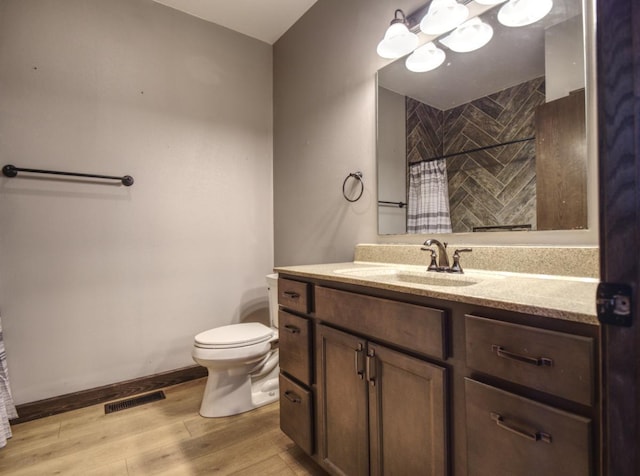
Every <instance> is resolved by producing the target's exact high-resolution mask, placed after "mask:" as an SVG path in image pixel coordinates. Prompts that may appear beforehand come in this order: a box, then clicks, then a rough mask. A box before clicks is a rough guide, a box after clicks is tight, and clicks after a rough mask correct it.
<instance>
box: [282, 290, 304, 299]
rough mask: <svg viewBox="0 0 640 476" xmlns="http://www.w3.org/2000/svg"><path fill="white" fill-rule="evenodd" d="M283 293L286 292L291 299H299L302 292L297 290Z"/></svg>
mask: <svg viewBox="0 0 640 476" xmlns="http://www.w3.org/2000/svg"><path fill="white" fill-rule="evenodd" d="M282 294H284V295H285V296H286V297H288V298H289V299H298V298H300V294H298V293H297V292H295V291H284V292H283V293H282Z"/></svg>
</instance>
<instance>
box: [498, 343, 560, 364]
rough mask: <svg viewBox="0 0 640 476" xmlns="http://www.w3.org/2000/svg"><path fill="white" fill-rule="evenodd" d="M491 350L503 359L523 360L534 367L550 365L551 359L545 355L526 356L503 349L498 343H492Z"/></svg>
mask: <svg viewBox="0 0 640 476" xmlns="http://www.w3.org/2000/svg"><path fill="white" fill-rule="evenodd" d="M491 350H492V351H493V352H495V353H496V355H497V356H498V357H502V358H503V359H510V360H517V361H518V362H524V363H525V364H530V365H535V366H536V367H551V366H552V365H553V360H552V359H548V358H546V357H538V358H536V357H528V356H526V355H521V354H516V353H514V352H509V351H508V350H505V348H504V347H502V346H499V345H495V344H494V345H492V346H491Z"/></svg>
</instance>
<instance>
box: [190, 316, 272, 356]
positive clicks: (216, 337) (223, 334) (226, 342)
mask: <svg viewBox="0 0 640 476" xmlns="http://www.w3.org/2000/svg"><path fill="white" fill-rule="evenodd" d="M273 333H274V331H273V329H271V328H270V327H267V326H265V325H264V324H260V323H259V322H246V323H243V324H231V325H229V326H222V327H216V328H215V329H209V330H208V331H204V332H201V333H200V334H198V335H197V336H196V338H195V339H196V345H197V346H199V347H207V348H218V349H220V348H228V347H243V346H247V345H253V344H259V343H260V342H265V341H268V340H269V339H271V337H273Z"/></svg>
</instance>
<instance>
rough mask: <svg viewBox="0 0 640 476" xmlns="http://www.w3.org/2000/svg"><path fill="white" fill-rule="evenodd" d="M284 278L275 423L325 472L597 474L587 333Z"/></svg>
mask: <svg viewBox="0 0 640 476" xmlns="http://www.w3.org/2000/svg"><path fill="white" fill-rule="evenodd" d="M281 276H282V274H281ZM284 276H285V278H286V279H284V280H282V278H281V281H283V282H284V284H283V286H284V287H283V290H288V291H289V292H288V293H287V294H282V295H281V299H280V314H279V316H280V355H281V357H280V365H281V382H280V386H281V388H280V394H281V399H280V419H281V428H282V429H283V431H284V432H285V433H286V434H287V435H289V436H290V437H291V438H292V439H293V441H295V442H296V443H297V444H298V445H299V446H300V447H301V448H302V449H304V450H305V451H306V452H307V453H308V454H309V455H311V456H312V457H313V458H314V459H315V460H316V461H317V462H318V463H319V464H320V465H321V466H322V467H323V468H324V469H325V470H327V471H328V472H329V473H330V474H334V475H348V476H360V475H369V474H372V475H385V474H386V475H405V474H411V475H413V474H420V475H430V476H431V475H432V476H446V475H452V476H497V475H500V476H501V475H509V476H529V475H531V476H533V475H539V474H550V475H560V474H561V475H563V476H565V475H567V476H574V475H575V476H595V475H596V474H599V473H598V468H599V467H600V465H601V458H600V454H599V451H598V441H597V436H598V434H599V431H600V415H599V409H600V397H599V394H598V385H599V383H598V381H599V369H598V366H597V362H598V352H599V350H598V327H597V325H593V324H588V323H581V322H575V321H568V320H564V319H558V318H547V317H544V316H536V315H530V314H527V313H521V312H516V311H510V310H505V309H496V308H492V307H487V306H482V305H475V304H470V303H464V302H455V301H449V300H446V299H442V298H434V297H431V296H423V295H415V294H411V293H409V292H407V293H405V292H401V291H395V290H387V289H384V288H375V287H369V286H366V285H363V284H351V283H342V282H338V281H332V280H329V279H321V278H303V277H300V278H299V281H298V277H297V276H291V277H289V276H287V275H286V274H285V275H284ZM288 278H292V279H288ZM293 278H295V279H293ZM305 279H307V282H303V281H304V280H305ZM291 283H293V284H291ZM283 293H284V291H283ZM296 295H297V296H296Z"/></svg>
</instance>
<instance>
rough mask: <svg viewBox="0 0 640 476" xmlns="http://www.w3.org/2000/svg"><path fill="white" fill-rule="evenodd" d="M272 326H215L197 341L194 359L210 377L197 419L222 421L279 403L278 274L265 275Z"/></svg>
mask: <svg viewBox="0 0 640 476" xmlns="http://www.w3.org/2000/svg"><path fill="white" fill-rule="evenodd" d="M267 289H268V294H269V319H270V321H271V322H270V324H271V327H267V326H265V325H264V324H260V323H259V322H247V323H243V324H232V325H229V326H222V327H216V328H215V329H210V330H208V331H204V332H201V333H200V334H198V335H197V336H196V337H195V342H194V346H193V351H192V356H193V360H195V361H196V363H198V364H200V365H202V366H203V367H206V368H207V370H208V371H209V377H208V379H207V384H206V387H205V389H204V396H203V397H202V405H201V406H200V415H202V416H203V417H223V416H228V415H235V414H237V413H242V412H246V411H249V410H253V409H254V408H258V407H260V406H262V405H266V404H267V403H271V402H274V401H276V400H277V399H278V373H279V371H280V369H279V367H278V349H277V348H272V346H273V344H274V343H277V341H278V275H277V274H269V275H267Z"/></svg>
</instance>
